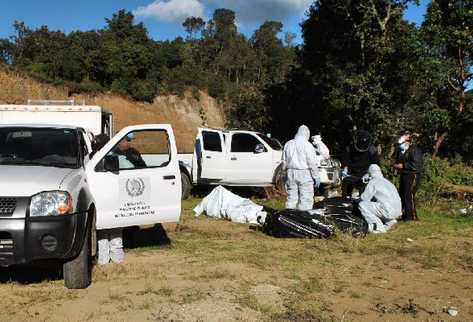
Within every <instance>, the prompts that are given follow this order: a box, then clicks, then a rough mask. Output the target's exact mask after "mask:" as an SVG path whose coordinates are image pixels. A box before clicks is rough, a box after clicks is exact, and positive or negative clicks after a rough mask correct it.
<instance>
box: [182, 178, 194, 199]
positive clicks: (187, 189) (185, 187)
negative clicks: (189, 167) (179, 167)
mask: <svg viewBox="0 0 473 322" xmlns="http://www.w3.org/2000/svg"><path fill="white" fill-rule="evenodd" d="M181 184H182V197H181V198H182V200H186V199H187V198H189V196H190V194H191V189H192V183H191V179H190V178H189V176H188V175H187V174H186V173H184V172H181Z"/></svg>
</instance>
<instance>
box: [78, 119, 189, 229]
mask: <svg viewBox="0 0 473 322" xmlns="http://www.w3.org/2000/svg"><path fill="white" fill-rule="evenodd" d="M86 173H87V180H88V182H89V186H90V190H91V192H92V195H93V197H94V199H95V206H96V211H97V220H96V226H97V229H108V228H117V227H127V226H135V225H148V224H155V223H165V222H176V221H179V217H180V213H181V178H180V171H179V164H178V160H177V149H176V143H175V139H174V135H173V132H172V128H171V126H170V125H161V124H149V125H139V126H130V127H126V128H124V129H123V130H121V131H120V132H119V133H118V134H117V135H116V136H115V137H113V138H112V139H111V140H110V142H108V143H107V144H106V145H105V146H104V147H103V148H102V149H101V150H100V151H98V152H97V153H96V154H95V155H94V157H93V158H92V160H90V161H89V163H88V164H87V167H86Z"/></svg>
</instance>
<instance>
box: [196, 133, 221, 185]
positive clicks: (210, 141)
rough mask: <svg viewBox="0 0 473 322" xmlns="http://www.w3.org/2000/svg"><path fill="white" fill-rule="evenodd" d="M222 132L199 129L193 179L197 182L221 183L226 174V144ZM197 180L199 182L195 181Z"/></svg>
mask: <svg viewBox="0 0 473 322" xmlns="http://www.w3.org/2000/svg"><path fill="white" fill-rule="evenodd" d="M224 143H225V142H224V136H223V132H222V131H218V130H212V129H204V128H199V129H198V133H197V138H196V141H195V147H194V148H195V150H194V160H193V163H194V164H193V167H192V169H193V172H194V173H193V178H194V181H197V182H202V181H203V182H206V181H207V182H208V181H214V182H215V181H221V180H223V179H224V174H225V144H224ZM195 179H197V180H195Z"/></svg>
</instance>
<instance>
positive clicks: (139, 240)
mask: <svg viewBox="0 0 473 322" xmlns="http://www.w3.org/2000/svg"><path fill="white" fill-rule="evenodd" d="M170 244H171V240H170V239H169V237H168V235H167V233H166V230H164V228H163V225H161V224H156V225H154V226H153V227H151V228H146V229H140V228H139V227H127V228H125V229H123V247H124V248H127V249H136V248H142V247H153V246H165V245H170Z"/></svg>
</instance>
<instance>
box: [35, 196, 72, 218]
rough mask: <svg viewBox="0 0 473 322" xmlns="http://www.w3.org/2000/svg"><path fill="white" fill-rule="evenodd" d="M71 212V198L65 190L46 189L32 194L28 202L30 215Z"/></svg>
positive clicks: (56, 214)
mask: <svg viewBox="0 0 473 322" xmlns="http://www.w3.org/2000/svg"><path fill="white" fill-rule="evenodd" d="M71 212H72V198H71V196H70V195H69V193H68V192H66V191H47V192H41V193H38V194H37V195H34V196H33V197H32V198H31V203H30V216H31V217H39V216H59V215H66V214H70V213H71Z"/></svg>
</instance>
